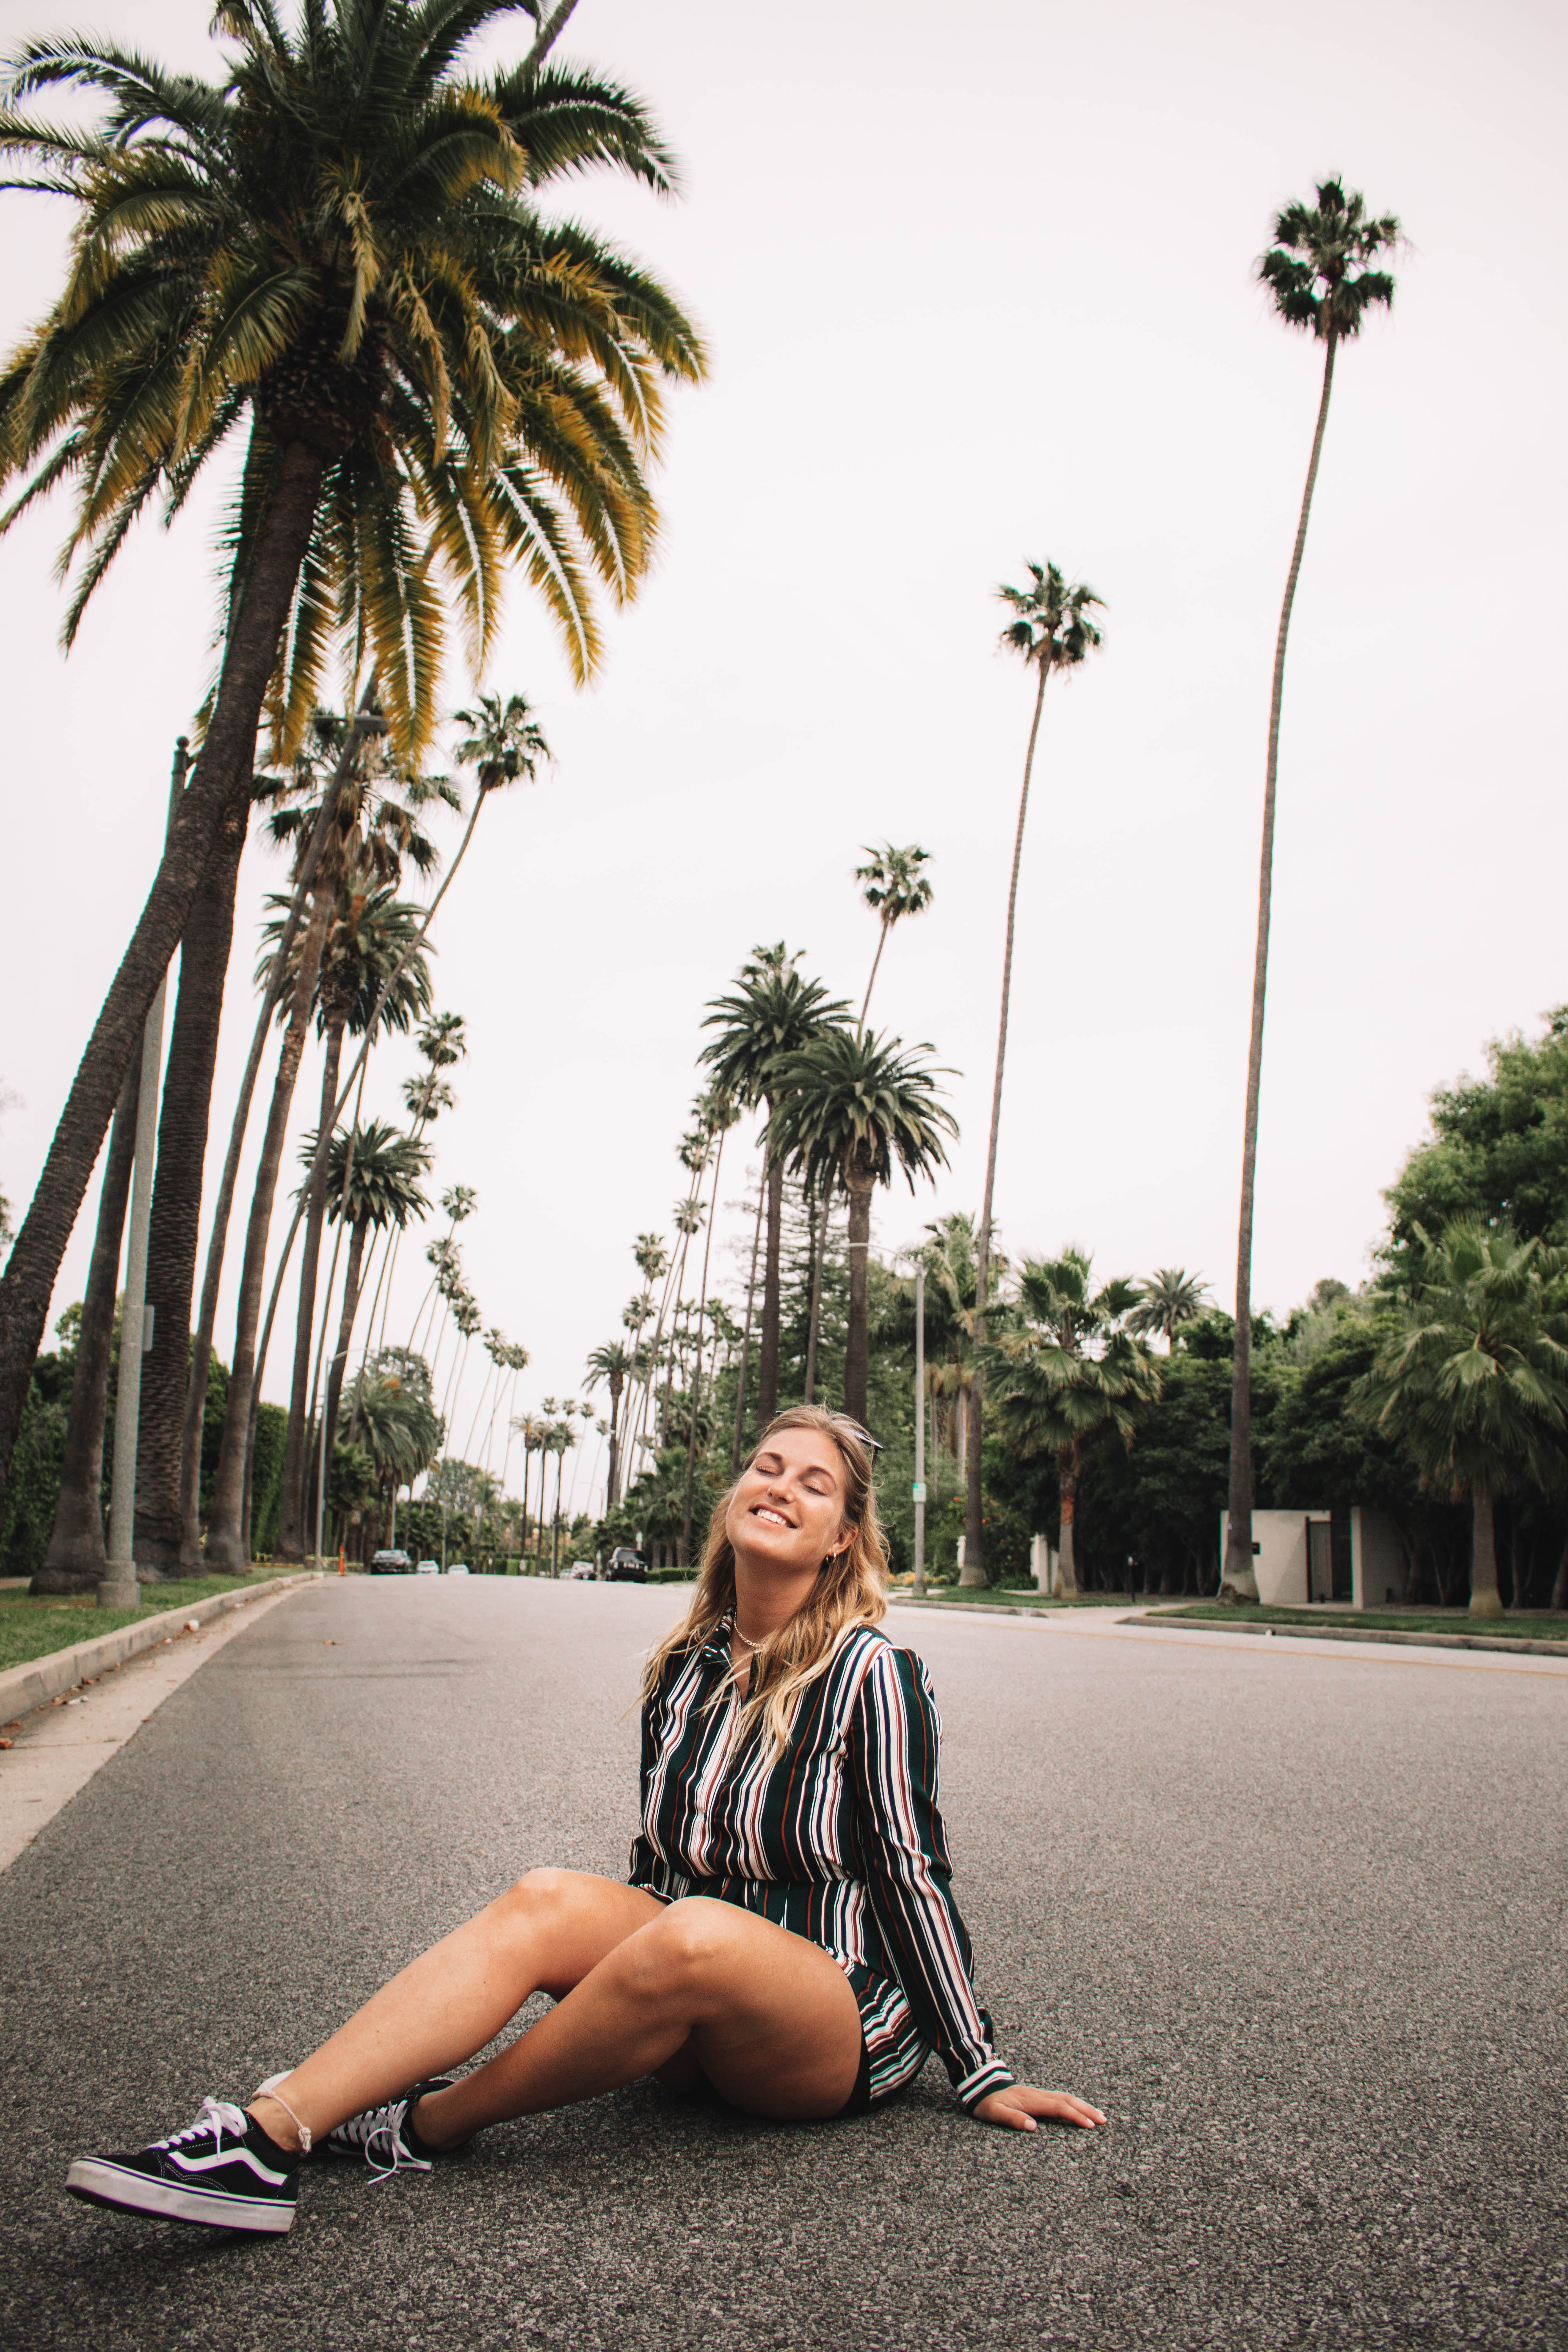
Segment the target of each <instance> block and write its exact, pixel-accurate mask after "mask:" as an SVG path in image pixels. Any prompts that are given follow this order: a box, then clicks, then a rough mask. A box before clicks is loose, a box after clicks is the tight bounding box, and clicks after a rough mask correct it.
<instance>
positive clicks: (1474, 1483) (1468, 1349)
mask: <svg viewBox="0 0 1568 2352" xmlns="http://www.w3.org/2000/svg"><path fill="white" fill-rule="evenodd" d="M1415 1233H1416V1239H1417V1244H1418V1250H1419V1254H1418V1255H1417V1256H1416V1258H1415V1264H1414V1266H1413V1268H1412V1279H1411V1293H1410V1297H1409V1298H1408V1300H1407V1301H1406V1302H1405V1306H1404V1307H1403V1311H1402V1313H1401V1315H1400V1318H1399V1323H1398V1328H1397V1329H1396V1331H1395V1333H1394V1337H1393V1338H1392V1339H1390V1340H1389V1341H1388V1342H1387V1344H1386V1345H1385V1346H1384V1349H1382V1351H1381V1352H1380V1355H1379V1357H1378V1360H1377V1363H1376V1365H1375V1367H1374V1368H1373V1375H1372V1379H1371V1381H1370V1383H1369V1390H1370V1395H1371V1399H1372V1402H1373V1403H1375V1404H1378V1405H1380V1406H1381V1409H1382V1420H1383V1423H1384V1426H1385V1427H1386V1428H1389V1429H1391V1430H1393V1431H1394V1433H1395V1434H1396V1435H1397V1436H1398V1437H1400V1438H1401V1439H1402V1440H1403V1442H1404V1444H1405V1445H1406V1446H1407V1447H1408V1449H1409V1451H1410V1452H1411V1454H1413V1455H1414V1456H1415V1461H1416V1463H1417V1464H1418V1465H1419V1467H1420V1471H1421V1476H1422V1482H1423V1484H1424V1485H1428V1486H1435V1487H1436V1488H1437V1489H1438V1490H1439V1492H1441V1493H1443V1494H1445V1495H1447V1496H1451V1497H1452V1498H1453V1500H1454V1501H1455V1502H1468V1504H1469V1506H1470V1524H1471V1567H1470V1614H1471V1615H1472V1616H1474V1617H1500V1616H1501V1614H1502V1602H1501V1600H1500V1598H1499V1594H1498V1581H1497V1539H1496V1533H1495V1529H1494V1527H1493V1514H1492V1506H1493V1502H1494V1499H1495V1497H1496V1496H1499V1495H1504V1494H1508V1493H1510V1492H1513V1491H1516V1490H1517V1489H1518V1488H1519V1487H1521V1486H1527V1487H1534V1488H1536V1489H1538V1490H1540V1489H1544V1490H1545V1491H1546V1492H1547V1493H1548V1494H1553V1493H1554V1494H1558V1495H1561V1493H1562V1491H1563V1483H1564V1473H1563V1454H1562V1450H1561V1446H1562V1435H1563V1430H1564V1429H1565V1428H1568V1314H1564V1312H1563V1289H1564V1276H1568V1252H1564V1251H1562V1250H1549V1249H1547V1248H1546V1247H1545V1246H1544V1245H1543V1244H1542V1243H1541V1242H1540V1241H1528V1242H1521V1240H1520V1239H1519V1237H1518V1235H1517V1234H1513V1233H1511V1232H1510V1231H1508V1230H1507V1229H1506V1228H1503V1229H1501V1230H1493V1229H1489V1228H1488V1227H1486V1226H1485V1225H1481V1224H1477V1223H1470V1222H1468V1221H1467V1220H1465V1219H1460V1220H1458V1222H1457V1223H1454V1224H1451V1225H1449V1226H1447V1228H1446V1229H1445V1231H1444V1232H1443V1234H1441V1236H1440V1237H1439V1238H1438V1240H1437V1241H1436V1242H1432V1241H1430V1240H1429V1239H1428V1237H1427V1235H1426V1232H1425V1231H1424V1230H1423V1229H1422V1227H1420V1226H1419V1225H1418V1226H1417V1227H1416V1228H1415Z"/></svg>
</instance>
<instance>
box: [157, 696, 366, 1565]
mask: <svg viewBox="0 0 1568 2352" xmlns="http://www.w3.org/2000/svg"><path fill="white" fill-rule="evenodd" d="M374 696H375V678H374V675H373V676H372V677H371V679H370V682H369V684H368V685H367V686H366V688H365V690H364V693H363V695H362V696H361V698H360V706H359V710H358V712H357V713H356V714H355V719H354V724H353V726H352V727H351V728H350V730H349V732H348V736H347V739H346V740H345V741H344V744H343V748H342V755H341V756H340V758H339V761H338V764H337V766H336V768H335V769H334V770H333V772H332V778H331V783H330V784H329V786H328V788H327V790H326V791H325V792H324V793H322V795H321V811H320V814H318V816H317V818H316V827H315V831H314V832H313V833H312V834H311V835H310V846H309V847H308V848H307V850H306V852H305V856H304V860H303V863H302V864H301V866H300V872H299V877H298V879H297V880H296V882H295V885H294V896H293V899H292V901H291V902H290V905H289V911H288V913H287V915H286V916H285V917H284V919H283V929H282V932H281V935H280V936H279V941H278V946H277V950H276V952H275V953H274V955H273V958H272V967H271V970H270V971H268V975H267V985H266V987H265V988H264V990H263V991H262V998H261V1005H260V1009H259V1011H258V1014H257V1021H256V1034H255V1035H254V1036H253V1037H252V1038H251V1041H250V1052H249V1055H248V1056H247V1060H246V1065H245V1073H244V1076H242V1077H241V1079H240V1083H239V1099H238V1101H237V1104H236V1106H235V1113H234V1120H233V1124H232V1125H231V1127H230V1129H229V1137H228V1150H227V1152H226V1155H225V1158H224V1165H223V1175H222V1177H221V1178H220V1180H219V1182H218V1188H217V1198H216V1201H215V1202H214V1203H213V1223H212V1232H211V1234H209V1236H208V1239H207V1261H206V1267H205V1272H204V1273H203V1276H202V1298H201V1307H200V1310H199V1312H198V1314H197V1318H196V1330H195V1344H194V1346H193V1348H192V1351H191V1370H190V1381H189V1384H188V1386H187V1389H186V1391H185V1419H184V1428H183V1430H182V1431H181V1434H180V1521H181V1534H180V1565H181V1567H182V1568H184V1569H186V1570H199V1569H200V1567H201V1566H202V1528H201V1514H200V1507H199V1496H200V1490H201V1444H202V1421H203V1415H204V1413H205V1407H206V1378H207V1365H208V1362H209V1361H210V1360H211V1356H212V1345H213V1332H214V1330H215V1328H216V1324H217V1295H218V1286H219V1283H220V1282H221V1280H222V1277H223V1262H224V1254H225V1251H226V1247H227V1244H228V1221H229V1217H230V1215H231V1213H232V1212H233V1208H234V1195H235V1189H236V1186H237V1183H238V1181H239V1159H240V1152H241V1150H243V1148H244V1144H245V1130H246V1128H247V1124H248V1123H249V1118H250V1105H251V1099H252V1097H253V1096H254V1095H255V1092H256V1081H257V1079H258V1076H259V1075H260V1071H261V1063H262V1057H263V1055H265V1053H266V1051H267V1039H268V1033H269V1031H270V1029H271V1026H272V1015H273V1013H274V1012H275V1010H276V1009H277V1005H278V1002H279V998H280V997H281V995H282V993H283V982H284V979H285V976H286V974H287V971H288V966H289V955H290V954H291V952H292V950H293V946H294V940H295V936H296V934H297V932H298V930H299V928H300V921H301V919H302V918H303V915H304V911H305V907H306V903H307V901H308V899H309V898H310V890H311V886H312V884H313V883H314V881H315V878H316V869H317V867H318V866H320V864H321V858H322V856H324V855H325V852H326V846H327V840H328V836H329V835H330V834H331V829H332V823H333V819H334V818H335V816H336V814H337V806H338V795H339V793H340V792H341V791H342V786H343V784H344V783H345V782H347V780H348V778H349V775H350V773H351V772H352V771H353V763H354V761H355V760H356V759H357V758H358V756H359V742H360V737H361V734H362V733H363V731H364V724H365V722H366V721H367V720H368V719H369V717H370V714H371V709H372V705H373V703H374ZM251 751H252V755H253V756H254V752H255V736H254V733H253V735H252V738H251ZM247 804H248V803H247Z"/></svg>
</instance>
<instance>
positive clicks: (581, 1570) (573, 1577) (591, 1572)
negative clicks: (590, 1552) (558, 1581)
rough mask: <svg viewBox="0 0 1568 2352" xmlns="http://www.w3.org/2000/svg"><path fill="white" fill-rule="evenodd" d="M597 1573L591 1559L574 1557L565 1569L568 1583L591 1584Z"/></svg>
mask: <svg viewBox="0 0 1568 2352" xmlns="http://www.w3.org/2000/svg"><path fill="white" fill-rule="evenodd" d="M596 1574H597V1571H596V1570H595V1566H594V1563H593V1561H592V1560H591V1559H574V1561H573V1563H572V1565H571V1567H570V1568H569V1569H568V1570H567V1571H566V1581H567V1583H568V1584H592V1583H593V1582H594V1580H595V1575H596Z"/></svg>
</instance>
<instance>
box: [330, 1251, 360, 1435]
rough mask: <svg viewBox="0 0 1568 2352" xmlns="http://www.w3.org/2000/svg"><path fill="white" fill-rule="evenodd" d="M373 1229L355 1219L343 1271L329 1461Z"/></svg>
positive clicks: (333, 1365)
mask: <svg viewBox="0 0 1568 2352" xmlns="http://www.w3.org/2000/svg"><path fill="white" fill-rule="evenodd" d="M369 1231H370V1227H369V1226H368V1225H367V1224H366V1223H364V1221H363V1219H362V1218H357V1217H356V1218H355V1220H354V1228H353V1233H352V1234H350V1236H349V1262H348V1265H347V1266H346V1267H345V1268H344V1271H343V1308H342V1314H341V1315H340V1316H339V1318H338V1344H337V1346H336V1348H335V1349H333V1351H332V1360H331V1366H330V1368H329V1370H328V1372H327V1461H328V1464H329V1465H330V1464H331V1458H332V1448H333V1446H334V1445H335V1444H337V1442H338V1436H337V1431H338V1414H339V1412H340V1411H341V1409H342V1400H343V1368H344V1366H345V1365H346V1364H347V1362H348V1357H349V1346H350V1342H351V1341H352V1339H353V1328H354V1318H355V1316H356V1315H357V1314H358V1313H359V1286H360V1273H361V1269H362V1267H363V1264H364V1244H365V1236H366V1234H368V1233H369Z"/></svg>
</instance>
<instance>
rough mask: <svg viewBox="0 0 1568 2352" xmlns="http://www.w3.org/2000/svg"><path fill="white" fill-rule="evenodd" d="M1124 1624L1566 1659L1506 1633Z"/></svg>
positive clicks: (1167, 1621)
mask: <svg viewBox="0 0 1568 2352" xmlns="http://www.w3.org/2000/svg"><path fill="white" fill-rule="evenodd" d="M1121 1622H1122V1623H1123V1624H1124V1625H1131V1626H1133V1627H1136V1626H1137V1625H1139V1624H1140V1623H1142V1624H1146V1625H1152V1624H1158V1625H1160V1626H1162V1627H1163V1628H1164V1629H1165V1630H1166V1631H1167V1632H1169V1631H1171V1630H1173V1629H1174V1630H1175V1631H1177V1632H1179V1633H1244V1634H1247V1633H1249V1634H1250V1635H1251V1636H1252V1638H1253V1639H1254V1641H1256V1640H1257V1638H1258V1635H1259V1634H1260V1633H1274V1634H1277V1635H1278V1636H1279V1639H1280V1640H1281V1641H1285V1642H1288V1641H1291V1640H1294V1641H1298V1642H1382V1643H1387V1644H1390V1645H1392V1646H1394V1647H1396V1648H1400V1649H1420V1650H1497V1651H1500V1652H1501V1653H1502V1654H1503V1655H1504V1656H1506V1657H1510V1658H1511V1657H1517V1656H1520V1655H1522V1656H1524V1657H1527V1658H1568V1642H1532V1641H1531V1640H1530V1639H1529V1638H1528V1636H1527V1635H1524V1634H1520V1635H1518V1636H1515V1635H1513V1634H1510V1633H1399V1632H1394V1630H1392V1629H1390V1630H1388V1631H1386V1632H1383V1633H1379V1631H1378V1630H1377V1628H1376V1627H1375V1626H1370V1625H1369V1626H1365V1627H1363V1626H1360V1625H1321V1626H1320V1625H1227V1624H1226V1622H1225V1620H1224V1619H1223V1618H1221V1617H1161V1618H1158V1619H1154V1618H1147V1617H1146V1618H1142V1619H1139V1618H1136V1617H1131V1618H1128V1617H1124V1618H1123V1619H1122V1620H1121Z"/></svg>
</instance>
